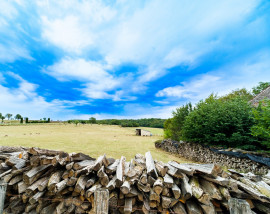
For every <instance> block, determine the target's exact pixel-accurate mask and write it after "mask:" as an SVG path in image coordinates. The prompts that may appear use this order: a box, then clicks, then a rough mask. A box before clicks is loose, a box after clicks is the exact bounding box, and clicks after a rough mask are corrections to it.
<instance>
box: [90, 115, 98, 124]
mask: <svg viewBox="0 0 270 214" xmlns="http://www.w3.org/2000/svg"><path fill="white" fill-rule="evenodd" d="M89 123H91V124H96V123H97V119H96V118H94V117H90V118H89Z"/></svg>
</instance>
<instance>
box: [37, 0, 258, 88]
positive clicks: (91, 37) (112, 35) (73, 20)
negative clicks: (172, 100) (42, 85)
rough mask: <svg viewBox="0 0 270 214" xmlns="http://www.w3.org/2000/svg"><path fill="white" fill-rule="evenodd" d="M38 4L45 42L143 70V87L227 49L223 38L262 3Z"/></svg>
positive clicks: (232, 0) (157, 0)
mask: <svg viewBox="0 0 270 214" xmlns="http://www.w3.org/2000/svg"><path fill="white" fill-rule="evenodd" d="M39 4H41V5H39V7H38V8H39V12H40V14H41V15H42V18H41V23H42V35H43V38H44V39H46V40H47V41H49V42H50V43H51V44H53V45H55V46H56V47H59V48H61V49H63V50H64V51H65V52H66V53H69V54H70V55H73V54H75V55H76V56H80V57H84V56H85V54H89V53H91V51H94V52H97V53H99V54H100V55H101V57H102V58H103V60H104V64H106V65H110V66H112V67H115V66H118V65H122V64H125V63H132V64H136V65H139V66H143V67H144V68H145V69H142V72H141V78H140V79H139V81H140V82H141V83H143V82H149V81H153V80H155V79H157V78H160V77H161V76H163V75H165V74H166V72H167V69H168V68H171V67H173V66H176V65H180V64H182V65H187V66H196V65H197V63H198V61H199V60H200V58H201V57H202V56H203V55H204V54H207V53H209V52H210V51H211V50H214V49H216V48H218V47H219V46H220V45H222V40H223V39H224V36H225V37H226V35H225V34H223V32H226V30H228V29H234V28H235V29H236V28H237V26H238V25H240V24H241V23H243V22H245V21H246V18H247V17H248V16H249V15H250V14H251V13H252V11H253V10H254V9H255V8H256V6H257V5H258V4H259V1H255V0H237V1H235V0H228V1H214V0H207V1H203V2H202V1H195V2H194V3H192V4H190V2H189V1H186V0H181V1H177V0H175V1H170V2H165V1H161V0H152V1H147V2H144V3H141V2H138V1H137V2H136V4H131V3H130V2H127V1H117V2H116V3H111V4H107V5H106V4H105V3H104V2H101V1H89V2H88V1H83V2H78V1H73V0H71V1H68V2H67V3H66V4H64V5H63V4H62V3H58V2H54V1H49V3H48V5H47V3H46V5H44V3H41V2H39ZM47 7H49V8H50V10H48V9H46V8H47ZM190 14H192V15H190ZM220 35H222V36H220Z"/></svg>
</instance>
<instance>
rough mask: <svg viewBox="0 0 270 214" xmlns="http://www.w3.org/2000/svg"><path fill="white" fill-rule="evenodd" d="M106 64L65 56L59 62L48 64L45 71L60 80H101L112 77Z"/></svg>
mask: <svg viewBox="0 0 270 214" xmlns="http://www.w3.org/2000/svg"><path fill="white" fill-rule="evenodd" d="M104 69H105V66H103V65H102V64H100V63H98V62H95V61H86V60H85V59H83V58H78V59H72V58H63V59H61V60H60V61H59V62H56V63H55V64H53V65H51V66H48V67H47V68H46V69H45V72H46V73H48V74H49V75H51V76H53V77H55V78H56V79H58V80H59V81H68V80H80V81H86V82H87V81H95V82H96V81H99V80H100V79H104V78H105V79H107V78H110V75H109V74H108V73H107V72H106V71H105V70H104Z"/></svg>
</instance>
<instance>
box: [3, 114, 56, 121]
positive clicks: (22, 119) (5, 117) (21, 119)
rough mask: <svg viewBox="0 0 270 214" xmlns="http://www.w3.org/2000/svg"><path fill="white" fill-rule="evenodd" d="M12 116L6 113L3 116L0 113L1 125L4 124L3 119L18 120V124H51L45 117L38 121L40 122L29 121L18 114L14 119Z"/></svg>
mask: <svg viewBox="0 0 270 214" xmlns="http://www.w3.org/2000/svg"><path fill="white" fill-rule="evenodd" d="M12 116H13V114H11V113H7V114H5V116H4V115H3V114H2V113H0V120H1V122H2V123H4V120H5V119H8V120H12V119H15V120H19V121H20V123H23V121H25V123H50V122H51V119H50V118H45V117H44V118H43V119H40V120H29V118H28V117H22V116H21V115H20V114H16V115H15V116H14V118H13V117H12Z"/></svg>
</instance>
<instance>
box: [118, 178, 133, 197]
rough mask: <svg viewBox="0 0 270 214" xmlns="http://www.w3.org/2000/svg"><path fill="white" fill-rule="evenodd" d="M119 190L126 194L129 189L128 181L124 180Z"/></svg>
mask: <svg viewBox="0 0 270 214" xmlns="http://www.w3.org/2000/svg"><path fill="white" fill-rule="evenodd" d="M120 190H121V192H122V193H123V194H124V195H126V194H128V193H129V192H130V190H131V187H130V183H129V182H128V181H125V182H124V183H123V184H122V186H121V187H120Z"/></svg>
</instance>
